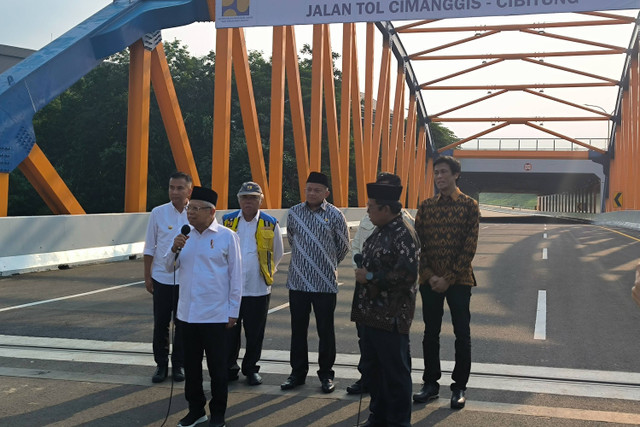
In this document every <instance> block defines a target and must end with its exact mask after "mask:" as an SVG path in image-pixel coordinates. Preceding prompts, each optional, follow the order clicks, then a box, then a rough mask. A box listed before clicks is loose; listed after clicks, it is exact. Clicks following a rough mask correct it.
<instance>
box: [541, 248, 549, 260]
mask: <svg viewBox="0 0 640 427" xmlns="http://www.w3.org/2000/svg"><path fill="white" fill-rule="evenodd" d="M548 257H549V252H548V251H547V248H542V259H547V258H548Z"/></svg>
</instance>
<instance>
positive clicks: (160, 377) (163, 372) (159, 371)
mask: <svg viewBox="0 0 640 427" xmlns="http://www.w3.org/2000/svg"><path fill="white" fill-rule="evenodd" d="M167 370H168V368H167V366H166V365H164V366H160V365H158V367H157V368H156V372H155V373H154V374H153V376H152V377H151V381H152V382H154V383H161V382H162V381H164V380H165V379H166V378H167Z"/></svg>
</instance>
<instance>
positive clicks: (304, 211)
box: [287, 200, 349, 294]
mask: <svg viewBox="0 0 640 427" xmlns="http://www.w3.org/2000/svg"><path fill="white" fill-rule="evenodd" d="M287 239H288V240H289V246H290V247H291V262H290V263H289V275H288V276H287V289H290V290H292V291H303V292H327V293H334V294H335V293H338V272H337V269H338V264H340V262H341V261H342V260H343V259H344V257H345V256H346V255H347V252H349V229H348V227H347V221H346V220H345V218H344V215H343V214H342V212H340V210H339V209H338V208H336V207H335V206H333V205H332V204H331V203H328V202H327V201H326V200H325V201H323V202H322V204H321V205H320V208H319V209H317V210H315V211H313V210H311V209H310V208H309V206H308V205H307V203H306V202H305V203H300V204H297V205H295V206H293V207H292V208H291V209H289V213H288V215H287Z"/></svg>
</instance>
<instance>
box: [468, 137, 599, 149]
mask: <svg viewBox="0 0 640 427" xmlns="http://www.w3.org/2000/svg"><path fill="white" fill-rule="evenodd" d="M576 139H577V140H578V141H580V142H583V143H585V144H588V145H591V146H593V147H595V148H599V149H601V150H606V149H607V144H608V142H609V139H608V138H576ZM460 148H461V149H463V150H465V149H466V150H498V151H587V148H585V147H582V146H580V145H577V144H573V143H571V142H569V141H567V140H564V139H560V138H478V139H474V140H471V141H469V142H465V143H464V144H462V145H461V146H460Z"/></svg>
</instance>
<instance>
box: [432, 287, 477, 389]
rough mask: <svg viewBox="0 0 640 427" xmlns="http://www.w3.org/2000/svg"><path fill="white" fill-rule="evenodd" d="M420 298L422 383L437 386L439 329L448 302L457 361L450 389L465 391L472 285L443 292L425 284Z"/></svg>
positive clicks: (439, 368) (469, 357)
mask: <svg viewBox="0 0 640 427" xmlns="http://www.w3.org/2000/svg"><path fill="white" fill-rule="evenodd" d="M420 295H421V296H422V317H423V319H424V338H423V340H422V351H423V355H424V367H425V369H424V374H423V375H422V380H423V381H424V382H425V383H426V384H428V383H437V382H438V380H439V379H440V377H441V376H442V369H441V367H440V330H441V328H442V315H443V314H444V300H445V299H446V300H447V304H448V305H449V310H450V311H451V321H452V323H453V333H454V335H455V336H456V342H455V350H456V360H455V366H454V368H453V373H452V375H451V379H452V380H453V384H451V389H452V390H453V389H459V390H466V389H467V382H468V381H469V373H470V372H471V328H470V326H469V324H470V322H471V313H470V312H469V302H470V301H471V286H466V285H452V286H449V289H447V291H446V292H444V293H438V292H434V291H433V290H431V288H430V287H429V286H428V285H425V286H421V287H420Z"/></svg>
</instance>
